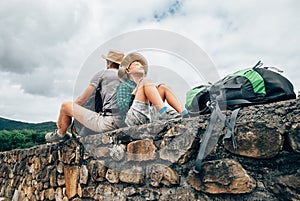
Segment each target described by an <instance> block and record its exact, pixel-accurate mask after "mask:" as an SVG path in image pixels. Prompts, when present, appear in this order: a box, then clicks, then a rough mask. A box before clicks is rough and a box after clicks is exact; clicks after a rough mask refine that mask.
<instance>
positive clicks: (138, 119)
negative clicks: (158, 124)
mask: <svg viewBox="0 0 300 201" xmlns="http://www.w3.org/2000/svg"><path fill="white" fill-rule="evenodd" d="M157 119H158V112H157V110H156V108H155V107H154V106H153V105H150V104H149V103H145V102H141V101H137V100H134V101H133V103H132V105H131V107H130V109H129V110H128V112H127V114H126V118H125V124H126V125H127V126H134V125H142V124H147V123H150V122H154V121H156V120H157Z"/></svg>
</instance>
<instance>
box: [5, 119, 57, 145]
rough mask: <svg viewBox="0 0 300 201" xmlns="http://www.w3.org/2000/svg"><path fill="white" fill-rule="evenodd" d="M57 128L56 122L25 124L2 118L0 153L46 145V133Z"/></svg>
mask: <svg viewBox="0 0 300 201" xmlns="http://www.w3.org/2000/svg"><path fill="white" fill-rule="evenodd" d="M55 128H56V126H55V123H54V122H44V123H25V122H20V121H14V120H9V119H5V118H1V117H0V151H8V150H12V149H23V148H29V147H32V146H35V145H39V144H44V143H45V134H46V132H49V131H53V130H54V129H55Z"/></svg>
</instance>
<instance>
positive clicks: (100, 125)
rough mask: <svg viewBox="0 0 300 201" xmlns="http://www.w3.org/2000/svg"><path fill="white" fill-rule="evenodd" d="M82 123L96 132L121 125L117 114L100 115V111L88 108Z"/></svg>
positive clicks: (109, 129)
mask: <svg viewBox="0 0 300 201" xmlns="http://www.w3.org/2000/svg"><path fill="white" fill-rule="evenodd" d="M83 121H84V122H83V125H84V126H85V127H88V128H89V129H91V130H93V131H96V132H106V131H111V130H115V129H118V128H120V127H121V125H122V122H121V117H120V116H119V115H114V116H112V115H111V116H110V115H107V116H102V115H101V114H100V113H96V112H93V111H91V110H88V111H87V112H86V114H85V115H84V118H83Z"/></svg>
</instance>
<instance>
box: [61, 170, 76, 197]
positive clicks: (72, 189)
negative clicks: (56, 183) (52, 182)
mask: <svg viewBox="0 0 300 201" xmlns="http://www.w3.org/2000/svg"><path fill="white" fill-rule="evenodd" d="M78 176H79V167H78V166H73V167H64V177H65V182H66V194H67V196H68V198H69V199H70V198H72V197H74V196H75V195H76V194H77V183H78V182H77V181H78Z"/></svg>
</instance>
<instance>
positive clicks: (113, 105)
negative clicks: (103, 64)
mask: <svg viewBox="0 0 300 201" xmlns="http://www.w3.org/2000/svg"><path fill="white" fill-rule="evenodd" d="M99 82H102V83H101V84H102V85H101V86H102V88H101V97H102V99H103V109H117V108H118V105H117V98H116V93H115V91H116V88H117V86H118V85H119V83H120V81H119V78H118V69H104V70H101V71H99V72H98V73H96V74H95V75H94V77H93V78H92V79H91V81H90V85H93V86H95V87H96V88H97V87H98V83H99ZM95 91H96V90H95ZM95 91H94V93H93V94H92V95H91V96H90V97H89V98H88V100H87V101H86V102H85V103H84V104H83V105H82V106H83V107H85V108H87V109H89V110H92V111H95ZM74 124H75V128H76V132H77V134H78V135H80V136H86V135H87V134H95V133H97V132H94V131H92V130H90V129H88V128H86V127H84V126H83V125H82V124H80V123H79V122H78V121H77V120H76V119H74Z"/></svg>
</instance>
